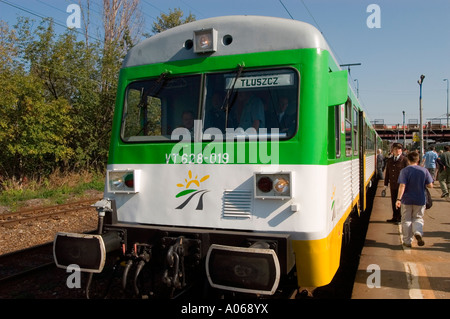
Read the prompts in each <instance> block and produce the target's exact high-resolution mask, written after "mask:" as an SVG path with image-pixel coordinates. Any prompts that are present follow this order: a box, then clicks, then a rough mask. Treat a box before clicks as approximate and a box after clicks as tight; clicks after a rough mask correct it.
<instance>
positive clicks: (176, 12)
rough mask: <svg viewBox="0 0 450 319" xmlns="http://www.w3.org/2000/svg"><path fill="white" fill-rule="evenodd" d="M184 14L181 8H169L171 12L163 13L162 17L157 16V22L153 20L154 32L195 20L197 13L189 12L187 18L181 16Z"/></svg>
mask: <svg viewBox="0 0 450 319" xmlns="http://www.w3.org/2000/svg"><path fill="white" fill-rule="evenodd" d="M183 15H184V13H183V11H181V10H180V8H178V9H177V8H175V9H173V11H172V9H169V14H165V13H161V16H160V17H157V18H156V19H157V22H153V28H152V31H153V33H155V34H156V33H160V32H163V31H165V30H167V29H171V28H173V27H176V26H179V25H182V24H185V23H188V22H193V21H195V15H193V14H192V13H189V15H188V16H187V18H186V19H182V18H181V17H182V16H183Z"/></svg>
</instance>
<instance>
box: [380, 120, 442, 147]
mask: <svg viewBox="0 0 450 319" xmlns="http://www.w3.org/2000/svg"><path fill="white" fill-rule="evenodd" d="M446 123H447V120H446V119H435V120H431V121H427V122H426V123H424V124H423V137H424V139H425V140H433V141H435V142H436V143H442V142H450V126H447V125H446ZM372 125H373V127H374V128H375V130H376V131H377V133H378V135H379V136H380V137H381V138H382V139H383V140H403V139H406V140H413V139H414V137H415V136H416V135H417V136H418V135H419V129H420V124H419V121H418V120H414V119H412V120H411V119H410V120H409V121H408V124H405V125H402V124H384V120H374V121H372Z"/></svg>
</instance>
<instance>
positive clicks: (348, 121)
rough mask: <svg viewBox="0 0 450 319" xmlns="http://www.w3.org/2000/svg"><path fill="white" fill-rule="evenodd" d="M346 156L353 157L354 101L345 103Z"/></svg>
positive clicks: (349, 100)
mask: <svg viewBox="0 0 450 319" xmlns="http://www.w3.org/2000/svg"><path fill="white" fill-rule="evenodd" d="M345 156H352V100H351V99H350V98H349V99H348V100H347V103H345Z"/></svg>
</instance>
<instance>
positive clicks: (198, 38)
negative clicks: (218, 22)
mask: <svg viewBox="0 0 450 319" xmlns="http://www.w3.org/2000/svg"><path fill="white" fill-rule="evenodd" d="M216 51H217V30H215V29H205V30H198V31H194V52H195V53H208V52H216Z"/></svg>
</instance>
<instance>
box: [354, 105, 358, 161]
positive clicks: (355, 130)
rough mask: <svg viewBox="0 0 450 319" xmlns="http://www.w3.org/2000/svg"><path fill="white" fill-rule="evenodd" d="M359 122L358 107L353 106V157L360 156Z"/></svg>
mask: <svg viewBox="0 0 450 319" xmlns="http://www.w3.org/2000/svg"><path fill="white" fill-rule="evenodd" d="M358 121H359V113H358V110H357V109H356V107H355V106H353V155H358V151H359V144H358V140H359V139H358Z"/></svg>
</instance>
